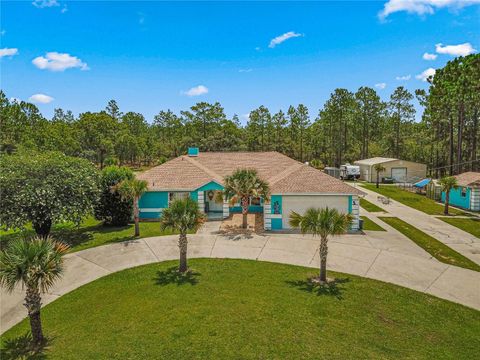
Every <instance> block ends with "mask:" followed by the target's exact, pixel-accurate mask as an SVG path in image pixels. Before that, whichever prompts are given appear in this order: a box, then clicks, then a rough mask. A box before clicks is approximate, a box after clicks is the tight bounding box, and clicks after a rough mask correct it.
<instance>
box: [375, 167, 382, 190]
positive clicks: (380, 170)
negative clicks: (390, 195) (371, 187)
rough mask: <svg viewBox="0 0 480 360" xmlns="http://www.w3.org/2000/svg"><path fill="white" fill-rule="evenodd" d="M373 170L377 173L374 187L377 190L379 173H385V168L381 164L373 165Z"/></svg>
mask: <svg viewBox="0 0 480 360" xmlns="http://www.w3.org/2000/svg"><path fill="white" fill-rule="evenodd" d="M373 169H374V170H375V171H376V172H377V184H376V187H377V189H378V187H379V186H378V184H379V183H380V173H381V172H384V171H385V167H384V166H383V165H382V164H375V166H374V167H373Z"/></svg>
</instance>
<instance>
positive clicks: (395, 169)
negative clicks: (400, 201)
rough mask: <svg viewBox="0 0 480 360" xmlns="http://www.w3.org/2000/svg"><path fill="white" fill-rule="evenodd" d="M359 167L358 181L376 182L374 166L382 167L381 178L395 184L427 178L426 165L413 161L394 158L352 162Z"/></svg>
mask: <svg viewBox="0 0 480 360" xmlns="http://www.w3.org/2000/svg"><path fill="white" fill-rule="evenodd" d="M354 164H355V165H358V166H360V180H365V181H368V182H376V181H377V172H376V171H375V165H382V166H383V167H384V168H385V171H383V172H381V173H380V181H381V180H382V178H387V177H388V178H392V179H393V180H394V181H395V182H417V181H419V180H421V179H423V178H425V177H426V176H427V165H425V164H420V163H416V162H413V161H405V160H399V159H394V158H384V157H374V158H370V159H364V160H358V161H355V162H354Z"/></svg>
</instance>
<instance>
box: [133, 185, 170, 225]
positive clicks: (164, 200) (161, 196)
mask: <svg viewBox="0 0 480 360" xmlns="http://www.w3.org/2000/svg"><path fill="white" fill-rule="evenodd" d="M138 204H139V208H140V219H157V218H159V217H160V215H161V212H146V211H142V210H141V209H142V208H145V209H152V208H162V209H164V208H166V207H168V192H166V191H147V192H146V193H145V194H143V195H142V197H141V198H140V200H139V201H138Z"/></svg>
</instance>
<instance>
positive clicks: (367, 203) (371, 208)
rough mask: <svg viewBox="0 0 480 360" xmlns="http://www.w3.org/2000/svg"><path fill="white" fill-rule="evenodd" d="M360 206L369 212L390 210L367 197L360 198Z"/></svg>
mask: <svg viewBox="0 0 480 360" xmlns="http://www.w3.org/2000/svg"><path fill="white" fill-rule="evenodd" d="M360 206H361V207H362V208H364V209H365V210H367V211H368V212H388V211H385V210H383V209H382V208H381V207H380V206H377V205H375V204H373V203H371V202H370V201H368V200H366V199H360Z"/></svg>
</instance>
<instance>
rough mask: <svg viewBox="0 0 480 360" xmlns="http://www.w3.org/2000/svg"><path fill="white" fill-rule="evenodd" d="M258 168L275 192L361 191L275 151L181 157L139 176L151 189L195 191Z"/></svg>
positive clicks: (350, 192) (351, 192)
mask: <svg viewBox="0 0 480 360" xmlns="http://www.w3.org/2000/svg"><path fill="white" fill-rule="evenodd" d="M239 168H242V169H245V168H246V169H255V170H256V171H257V172H258V175H259V176H260V177H261V178H262V179H264V180H265V181H267V182H268V183H269V184H270V188H271V192H272V194H280V193H341V194H358V195H361V194H363V192H361V191H360V190H358V189H355V188H353V187H351V186H350V185H347V184H346V183H344V182H343V181H340V180H338V179H336V178H334V177H332V176H329V175H327V174H325V173H324V172H322V171H319V170H317V169H314V168H312V167H310V166H308V165H305V164H302V163H300V162H298V161H296V160H293V159H292V158H289V157H288V156H285V155H283V154H280V153H278V152H275V151H271V152H200V153H199V155H198V156H195V157H189V156H186V155H183V156H180V157H178V158H175V159H173V160H170V161H167V162H166V163H164V164H162V165H159V166H156V167H154V168H152V169H150V170H147V171H145V172H144V173H141V174H140V175H138V178H139V179H141V180H146V181H147V182H148V187H149V189H150V190H153V191H155V190H157V191H160V190H189V191H192V190H195V189H197V188H199V187H201V186H202V185H204V184H206V183H208V182H210V181H216V182H218V183H220V184H222V183H223V178H224V177H225V176H227V175H230V174H232V173H233V172H234V171H235V170H236V169H239Z"/></svg>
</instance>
